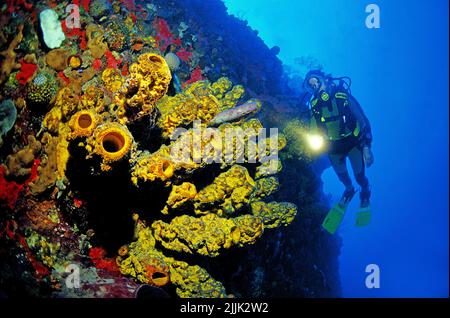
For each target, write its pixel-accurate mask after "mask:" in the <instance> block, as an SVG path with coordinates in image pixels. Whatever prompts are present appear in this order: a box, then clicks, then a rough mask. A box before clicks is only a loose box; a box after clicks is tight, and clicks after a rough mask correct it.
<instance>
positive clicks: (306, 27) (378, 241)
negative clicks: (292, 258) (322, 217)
mask: <svg viewBox="0 0 450 318" xmlns="http://www.w3.org/2000/svg"><path fill="white" fill-rule="evenodd" d="M224 2H225V4H226V5H227V7H228V9H229V12H230V13H232V14H235V15H237V16H240V17H242V18H244V19H246V20H247V21H248V22H249V24H250V26H252V28H254V29H257V30H258V31H259V35H260V36H261V37H262V38H263V39H264V41H265V42H266V43H267V44H268V46H269V47H271V46H274V45H277V46H279V47H280V48H281V52H280V54H279V57H280V59H281V60H282V61H283V62H284V63H285V64H291V65H293V64H295V58H297V57H300V56H307V55H310V56H313V57H315V58H317V59H318V60H319V61H320V63H321V64H322V65H323V66H324V67H325V70H326V71H327V72H331V73H333V75H335V76H342V75H348V76H350V77H352V79H353V86H352V92H353V94H354V95H355V97H356V98H357V99H358V100H359V101H360V103H361V105H362V107H363V108H364V110H365V113H366V115H367V116H368V118H369V120H370V121H371V124H372V130H373V134H374V142H373V152H374V155H375V160H376V161H375V165H374V166H373V167H372V168H370V169H369V171H368V176H369V179H370V181H371V184H372V189H373V191H372V193H373V196H372V208H373V211H374V219H373V222H372V224H371V225H370V226H369V227H368V228H364V229H359V228H356V227H354V226H353V222H354V211H355V209H356V208H357V204H358V202H356V201H358V200H354V202H353V205H352V206H351V208H350V212H349V214H348V215H347V217H346V219H345V222H344V224H343V226H342V228H341V230H340V235H341V236H342V238H343V242H344V245H343V248H342V253H341V256H340V273H341V280H342V286H343V296H344V297H448V282H449V277H448V274H449V263H448V260H449V246H448V242H449V237H448V224H449V220H448V212H449V199H448V191H449V184H448V183H449V171H448V165H449V157H448V153H449V140H448V134H449V130H448V115H449V114H448V111H449V94H448V86H449V81H448V75H449V74H448V68H449V65H448V58H449V47H448V9H449V8H448V1H445V0H441V1H440V0H426V1H425V0H423V1H422V0H415V1H410V0H395V1H392V0H368V1H359V0H339V1H337V0H315V1H300V0H245V1H242V0H225V1H224ZM370 3H375V4H377V5H378V6H379V7H380V9H381V28H380V29H368V28H366V26H365V19H366V16H367V13H366V12H365V7H366V5H368V4H370ZM322 177H323V180H324V182H325V191H326V192H329V193H332V194H333V198H334V199H337V198H338V197H339V196H340V194H341V192H342V191H343V187H342V186H341V185H340V184H339V182H338V181H337V178H336V177H335V175H334V173H333V171H331V170H330V169H329V170H327V171H325V173H324V174H323V176H322ZM371 263H375V264H377V265H379V267H380V271H381V276H380V279H381V285H380V288H379V289H367V288H366V286H365V283H364V282H365V277H366V273H365V267H366V265H368V264H371Z"/></svg>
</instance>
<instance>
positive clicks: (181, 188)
mask: <svg viewBox="0 0 450 318" xmlns="http://www.w3.org/2000/svg"><path fill="white" fill-rule="evenodd" d="M196 195H197V189H196V187H195V184H193V183H190V182H183V183H182V184H181V185H173V186H172V191H171V192H170V194H169V198H168V199H167V205H166V206H165V207H164V209H163V211H161V212H162V213H164V214H168V213H169V208H170V209H177V208H179V207H180V206H182V205H183V204H184V203H186V202H187V201H189V200H192V199H193V198H195V196H196Z"/></svg>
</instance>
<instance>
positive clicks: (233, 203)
mask: <svg viewBox="0 0 450 318" xmlns="http://www.w3.org/2000/svg"><path fill="white" fill-rule="evenodd" d="M254 188H255V181H254V180H253V179H252V178H251V177H250V175H249V173H248V171H247V169H246V168H245V167H243V166H239V165H234V166H232V167H231V168H230V169H229V170H227V171H225V172H223V173H221V174H220V175H219V176H218V177H217V178H216V179H215V180H214V181H213V183H212V184H210V185H208V186H206V187H205V188H204V189H202V190H200V191H199V193H198V194H197V196H196V197H195V213H196V214H206V213H216V214H218V215H221V216H224V215H230V214H232V213H234V212H235V211H237V210H239V209H240V208H242V207H243V206H245V205H246V204H247V203H248V202H249V200H250V196H251V194H252V192H253V190H254Z"/></svg>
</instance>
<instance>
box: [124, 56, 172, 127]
mask: <svg viewBox="0 0 450 318" xmlns="http://www.w3.org/2000/svg"><path fill="white" fill-rule="evenodd" d="M171 79H172V74H171V73H170V69H169V66H168V65H167V63H166V61H165V60H164V58H163V57H162V56H160V55H157V54H153V53H145V54H142V55H140V56H139V58H138V61H137V63H133V64H132V65H131V66H130V75H129V78H128V79H127V81H126V82H125V83H124V85H123V87H122V88H121V92H120V94H119V96H118V98H117V99H118V100H119V101H120V102H119V105H120V104H122V103H123V102H124V105H123V106H125V108H126V109H127V111H128V113H129V114H127V116H128V117H129V118H128V120H134V119H135V118H139V117H142V116H145V115H149V114H151V113H153V111H154V109H155V105H156V102H157V101H158V100H159V99H160V98H161V97H163V96H164V95H165V94H166V93H167V90H168V88H169V84H170V81H171Z"/></svg>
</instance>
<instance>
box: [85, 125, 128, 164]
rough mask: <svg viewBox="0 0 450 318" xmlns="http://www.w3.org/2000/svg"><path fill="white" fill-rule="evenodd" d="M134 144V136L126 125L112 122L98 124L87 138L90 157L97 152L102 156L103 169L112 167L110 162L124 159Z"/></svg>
mask: <svg viewBox="0 0 450 318" xmlns="http://www.w3.org/2000/svg"><path fill="white" fill-rule="evenodd" d="M132 146H133V136H132V135H131V133H130V132H129V130H128V128H127V127H126V126H123V125H120V124H118V123H114V122H110V123H106V124H102V125H100V126H98V127H97V128H96V129H95V130H94V132H93V134H92V136H90V137H89V138H88V140H87V146H86V149H87V150H88V152H90V153H89V155H88V158H90V157H91V156H92V155H93V154H96V155H98V156H100V157H101V158H102V165H101V168H102V170H103V171H108V170H110V169H111V166H110V164H112V163H114V162H117V161H120V160H122V159H123V158H124V157H126V156H127V154H128V153H129V152H130V150H131V148H132Z"/></svg>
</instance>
